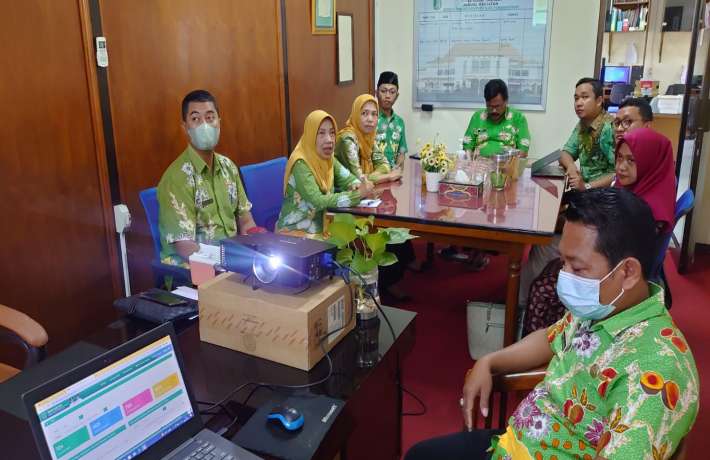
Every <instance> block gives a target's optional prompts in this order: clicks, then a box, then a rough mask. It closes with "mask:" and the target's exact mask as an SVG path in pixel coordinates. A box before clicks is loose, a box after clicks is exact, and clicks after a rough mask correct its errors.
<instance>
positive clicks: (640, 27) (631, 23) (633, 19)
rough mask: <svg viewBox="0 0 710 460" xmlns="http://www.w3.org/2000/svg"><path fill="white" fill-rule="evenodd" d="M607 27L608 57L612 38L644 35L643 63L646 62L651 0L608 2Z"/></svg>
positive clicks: (614, 0) (605, 29)
mask: <svg viewBox="0 0 710 460" xmlns="http://www.w3.org/2000/svg"><path fill="white" fill-rule="evenodd" d="M607 5H608V7H609V9H608V10H607V14H606V27H605V28H604V31H605V32H607V33H609V40H608V50H607V55H608V56H611V43H612V37H613V36H614V35H615V34H620V33H624V34H625V33H643V34H644V39H643V42H644V43H643V61H642V62H645V61H646V46H647V43H648V24H649V22H650V19H649V13H650V11H651V0H607Z"/></svg>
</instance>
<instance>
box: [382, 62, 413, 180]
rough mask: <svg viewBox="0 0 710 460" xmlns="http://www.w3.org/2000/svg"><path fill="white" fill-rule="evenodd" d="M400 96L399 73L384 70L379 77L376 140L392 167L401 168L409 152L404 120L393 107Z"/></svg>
mask: <svg viewBox="0 0 710 460" xmlns="http://www.w3.org/2000/svg"><path fill="white" fill-rule="evenodd" d="M398 97H399V79H398V78H397V74H396V73H394V72H390V71H385V72H382V73H381V74H380V78H378V79H377V103H378V104H379V106H380V116H379V117H378V119H377V134H376V137H375V142H376V144H377V147H378V148H379V149H380V150H381V151H382V152H384V154H385V157H387V161H388V162H389V164H390V168H401V167H402V164H403V163H404V157H405V155H406V154H407V137H406V136H405V134H404V120H403V119H402V117H400V116H399V115H397V114H396V113H394V110H393V109H392V107H393V106H394V103H395V102H396V101H397V98H398Z"/></svg>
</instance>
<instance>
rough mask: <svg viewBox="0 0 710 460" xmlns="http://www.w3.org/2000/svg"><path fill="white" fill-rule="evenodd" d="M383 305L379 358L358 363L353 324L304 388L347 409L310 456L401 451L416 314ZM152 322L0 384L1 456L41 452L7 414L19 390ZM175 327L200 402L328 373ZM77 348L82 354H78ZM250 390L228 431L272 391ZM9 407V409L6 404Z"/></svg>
mask: <svg viewBox="0 0 710 460" xmlns="http://www.w3.org/2000/svg"><path fill="white" fill-rule="evenodd" d="M383 310H384V311H385V313H386V315H387V318H388V319H389V320H390V322H391V323H392V327H393V329H394V333H395V338H394V339H393V337H392V334H391V332H390V330H389V328H388V326H387V324H386V323H385V321H384V320H383V321H381V322H380V324H379V326H378V328H377V329H376V330H375V331H374V332H372V329H370V330H369V331H370V332H371V333H372V334H373V335H376V336H377V337H378V338H379V339H378V342H377V345H378V347H379V348H378V350H377V354H378V355H379V356H380V360H379V362H377V364H375V365H374V366H373V367H370V368H361V367H358V365H357V358H358V353H359V352H360V351H361V350H363V349H364V348H365V347H364V346H361V345H362V344H361V342H362V334H363V332H362V330H360V329H358V328H357V327H356V328H355V330H353V331H352V332H350V333H349V334H348V335H347V336H345V337H344V338H343V339H342V340H341V341H340V343H338V345H336V346H335V347H334V348H333V349H332V350H331V352H330V353H331V358H332V360H333V374H332V376H331V377H330V379H328V380H327V381H326V382H324V383H322V384H320V385H318V386H314V387H311V388H309V389H308V390H307V391H308V392H310V393H315V394H325V395H328V396H330V397H333V398H338V399H342V400H344V401H345V407H344V408H343V410H342V411H341V413H340V414H339V415H338V417H337V419H336V420H335V422H334V423H333V426H331V428H330V430H329V431H328V433H327V434H326V436H325V438H324V439H323V442H322V443H321V445H320V446H319V447H318V450H317V451H316V453H315V456H314V457H313V458H314V459H322V460H332V459H333V458H337V456H338V455H340V456H341V457H342V458H368V459H382V460H385V459H386V460H392V459H393V458H399V456H400V454H401V439H402V425H401V421H402V417H401V415H400V414H401V411H402V393H401V389H400V387H399V386H398V382H399V381H400V379H401V377H400V376H399V375H398V372H399V371H400V368H399V365H398V364H397V361H398V360H399V361H400V362H401V360H402V359H403V357H404V356H405V355H406V354H407V353H409V352H410V351H411V349H412V347H413V346H414V320H415V317H416V313H414V312H410V311H405V310H400V309H397V308H389V307H383ZM353 321H354V319H353ZM153 327H154V325H153V324H150V323H147V322H144V321H140V320H134V319H130V318H124V319H121V320H118V321H116V322H114V323H113V324H111V325H109V326H108V327H106V328H104V329H102V330H100V331H99V332H98V333H96V334H94V335H92V336H91V337H89V338H87V339H86V340H84V341H81V342H79V343H78V344H76V345H79V346H78V347H76V346H73V347H70V349H68V351H67V352H66V353H65V354H66V356H65V358H66V359H63V356H62V353H63V352H60V353H58V354H57V355H54V356H52V357H50V358H49V359H48V360H46V361H44V362H42V363H39V364H38V365H37V366H34V367H32V368H30V369H27V370H25V371H23V372H21V373H20V374H18V375H17V376H15V377H13V378H12V379H10V380H8V381H6V382H3V383H2V384H0V395H2V396H1V397H0V426H1V427H2V429H1V430H0V446H2V451H1V452H2V455H0V457H2V458H3V459H4V460H10V459H22V460H25V459H28V460H31V459H35V458H39V454H38V453H37V449H36V447H35V443H34V440H33V438H32V433H31V431H30V427H29V424H28V423H27V421H25V420H22V419H21V418H18V417H16V416H14V415H11V413H10V412H16V411H17V406H20V408H21V404H22V403H21V401H20V396H21V394H22V393H23V392H24V391H26V390H27V389H30V388H33V387H34V386H36V385H38V384H39V383H40V382H43V381H46V380H48V379H50V378H52V377H54V376H57V375H59V374H61V373H63V372H65V371H67V370H69V369H70V368H72V367H74V366H75V365H77V364H78V363H80V362H85V361H87V360H89V359H91V358H94V357H96V356H98V355H99V354H101V353H102V352H103V351H106V350H109V349H111V348H114V347H116V346H117V345H119V344H121V343H124V342H126V341H127V340H130V339H131V338H133V337H136V336H138V335H140V334H141V333H143V332H146V331H148V330H150V329H152V328H153ZM176 329H177V331H178V343H179V346H180V350H181V351H182V354H183V358H184V364H185V369H184V372H185V376H186V379H189V381H190V385H191V387H192V391H193V393H194V396H195V398H196V399H197V400H199V401H218V400H220V399H222V398H223V397H224V396H225V395H226V394H227V393H229V392H230V391H231V390H233V389H234V388H236V387H237V386H239V385H241V384H243V383H246V382H269V383H278V384H287V385H302V384H306V383H310V382H314V381H317V380H319V379H321V378H322V377H323V376H324V375H325V374H326V373H327V372H328V363H327V362H326V360H325V359H323V360H321V361H320V362H319V363H318V364H317V365H316V366H315V367H314V368H313V369H312V370H311V371H310V372H305V371H301V370H299V369H295V368H292V367H288V366H284V365H281V364H277V363H274V362H271V361H267V360H264V359H260V358H255V357H253V356H249V355H246V354H243V353H239V352H236V351H233V350H230V349H227V348H222V347H219V346H216V345H212V344H209V343H206V342H201V341H200V338H199V327H198V322H197V321H192V322H184V323H181V324H178V327H177V328H176ZM369 344H371V342H370V343H369ZM370 351H372V350H370ZM81 354H83V355H84V356H78V355H81ZM69 355H71V356H69ZM64 363H66V364H64ZM251 389H253V387H248V388H246V390H245V391H242V392H241V393H237V394H235V395H234V396H233V397H232V398H231V401H229V402H228V403H227V405H228V406H229V407H230V408H231V409H233V410H232V411H233V412H235V413H237V414H238V415H239V417H240V420H244V422H239V423H238V424H235V427H234V428H233V429H231V430H230V431H228V432H227V433H226V434H228V435H230V434H232V433H233V432H236V431H237V429H238V428H239V427H241V426H242V425H243V424H244V423H246V421H247V420H248V417H249V416H251V414H253V413H254V411H255V410H256V408H258V407H259V406H261V405H262V404H264V403H266V402H268V401H269V400H271V399H272V397H273V394H272V393H271V391H269V390H267V389H261V390H259V391H256V392H255V393H254V394H253V395H252V397H251V399H249V402H248V405H247V406H245V405H242V404H241V403H242V401H244V399H245V398H247V395H248V394H249V391H250V390H251ZM304 391H306V390H304ZM10 405H12V407H8V406H10ZM201 408H202V409H204V408H205V407H204V406H201ZM8 411H9V412H8ZM203 417H205V422H206V424H207V426H208V427H209V428H211V429H213V430H218V429H220V428H223V427H225V426H226V425H227V424H229V423H231V420H230V419H229V418H227V417H226V416H223V415H216V416H214V417H211V418H207V417H208V416H203ZM307 423H308V422H307ZM311 423H315V422H311Z"/></svg>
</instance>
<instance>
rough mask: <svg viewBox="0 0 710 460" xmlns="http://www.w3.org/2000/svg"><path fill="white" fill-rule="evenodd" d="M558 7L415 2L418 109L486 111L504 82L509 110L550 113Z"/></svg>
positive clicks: (519, 1) (529, 1) (496, 1)
mask: <svg viewBox="0 0 710 460" xmlns="http://www.w3.org/2000/svg"><path fill="white" fill-rule="evenodd" d="M552 2H553V0H415V7H414V73H413V75H414V82H413V93H414V94H413V97H412V101H413V104H414V106H415V107H420V106H421V105H422V104H432V105H434V106H435V107H454V108H475V107H482V106H483V105H484V104H485V103H484V100H483V87H484V86H485V84H486V82H488V80H490V79H493V78H500V79H502V80H503V81H505V82H506V83H507V85H508V93H509V103H510V104H511V105H513V106H515V107H517V108H520V109H523V110H545V101H546V95H547V68H548V57H549V48H550V26H551V23H552Z"/></svg>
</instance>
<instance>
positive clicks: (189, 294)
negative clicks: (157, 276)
mask: <svg viewBox="0 0 710 460" xmlns="http://www.w3.org/2000/svg"><path fill="white" fill-rule="evenodd" d="M172 293H173V294H177V295H179V296H182V297H186V298H188V299H192V300H197V289H194V288H191V287H187V286H179V287H178V288H177V289H173V291H172Z"/></svg>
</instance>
